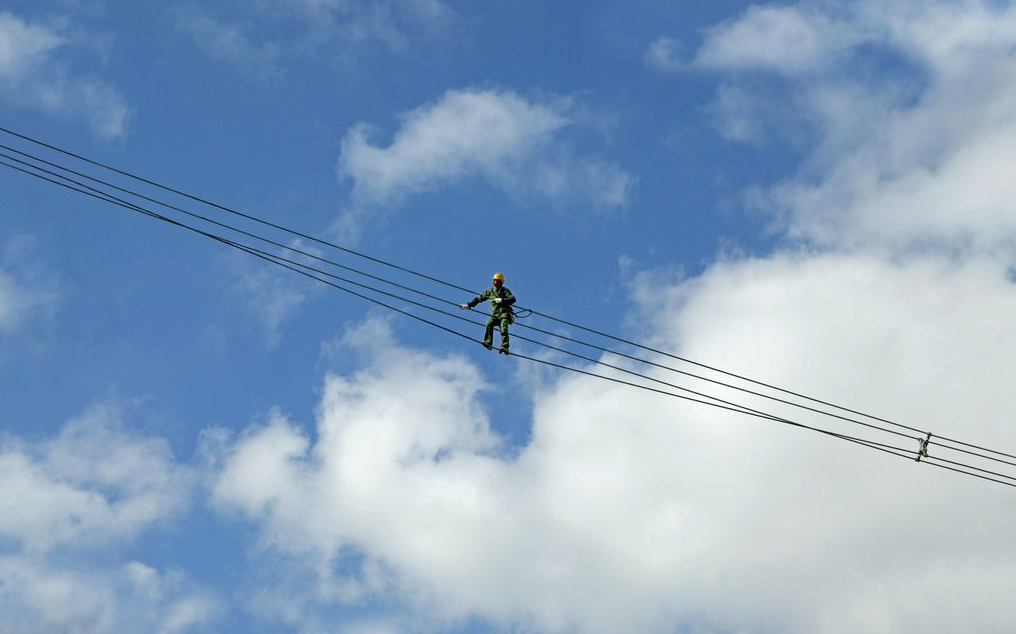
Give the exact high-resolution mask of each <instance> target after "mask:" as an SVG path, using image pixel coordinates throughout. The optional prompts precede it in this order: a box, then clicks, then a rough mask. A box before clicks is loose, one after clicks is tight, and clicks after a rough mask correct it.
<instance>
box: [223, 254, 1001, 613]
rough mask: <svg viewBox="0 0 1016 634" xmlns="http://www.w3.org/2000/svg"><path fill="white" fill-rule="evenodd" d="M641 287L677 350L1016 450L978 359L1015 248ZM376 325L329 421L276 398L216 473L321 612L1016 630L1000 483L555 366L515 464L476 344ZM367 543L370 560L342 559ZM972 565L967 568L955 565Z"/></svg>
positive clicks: (817, 261) (331, 403)
mask: <svg viewBox="0 0 1016 634" xmlns="http://www.w3.org/2000/svg"><path fill="white" fill-rule="evenodd" d="M640 296H641V297H643V298H646V299H651V303H650V304H647V305H646V306H645V309H646V310H647V312H651V313H652V314H655V315H658V316H659V322H658V323H655V324H653V330H654V331H655V332H657V333H660V336H661V338H662V339H663V340H664V341H666V342H668V343H669V342H672V341H675V340H679V341H683V342H688V344H686V345H685V346H683V347H682V349H681V352H682V353H686V354H690V355H692V356H693V357H695V358H702V359H709V360H726V361H729V360H732V359H736V366H737V369H739V370H742V371H744V372H746V373H748V374H752V375H755V376H759V377H763V378H766V379H768V380H772V381H774V382H776V383H780V384H786V385H790V386H794V387H797V388H799V389H802V390H804V391H805V392H808V393H815V394H818V395H821V396H828V395H835V397H836V398H839V399H842V400H845V401H846V402H847V403H850V404H854V405H863V406H864V407H865V408H870V409H872V410H874V411H876V412H879V413H883V414H886V415H889V416H893V417H896V418H902V419H905V421H907V422H911V423H916V424H917V425H919V426H922V427H924V426H927V427H930V428H932V429H933V430H935V431H937V432H939V433H944V434H948V433H951V434H953V435H956V436H960V437H963V438H967V439H970V440H975V441H979V442H987V443H998V445H999V446H1001V447H1010V448H1011V447H1012V446H1013V445H1016V434H1014V433H1013V432H1012V430H1011V428H1010V427H1009V426H1008V425H1007V421H1008V420H1009V419H1010V418H1011V415H1012V412H1011V411H1010V410H1011V408H1008V407H1007V405H1006V403H1005V396H1004V395H1005V394H1007V390H1008V387H1007V386H1008V385H1010V384H1011V382H1012V380H1013V379H1014V378H1016V376H1014V375H1013V372H1011V371H1006V370H1002V371H1000V372H997V373H996V374H994V375H993V376H991V377H990V378H989V379H988V382H987V383H986V382H985V381H984V380H983V379H984V378H985V377H984V375H983V373H979V372H978V368H981V367H992V368H996V369H1002V368H1006V367H1008V366H1009V364H1008V359H1010V358H1011V357H1012V355H1013V353H1016V338H1014V337H1011V336H1009V335H1008V332H1009V330H1010V328H1009V326H1008V324H1007V321H1006V319H1005V318H1004V315H1008V314H1012V311H1013V309H1014V308H1016V289H1014V288H1013V286H1012V285H1011V284H1010V283H1009V282H1008V281H1007V279H1006V277H1005V275H1004V266H1002V265H1000V263H999V262H997V261H994V260H982V261H977V262H971V263H968V264H964V265H958V264H956V263H954V262H950V261H949V260H948V259H939V258H928V259H921V260H914V261H910V262H905V263H900V264H895V265H894V264H886V263H884V262H882V261H880V260H879V259H878V258H869V259H860V260H859V259H858V258H856V257H847V256H828V257H818V258H810V257H807V256H780V257H777V258H774V259H772V260H768V261H767V260H758V261H742V262H729V263H724V264H723V265H721V266H718V267H715V268H714V269H713V270H711V271H710V272H709V273H707V274H706V275H705V276H703V277H701V278H696V279H694V280H691V281H689V282H687V283H685V284H682V285H679V286H676V287H672V288H667V287H664V288H662V289H661V288H660V287H659V286H654V287H653V290H652V292H650V291H649V289H643V290H640ZM964 298H978V303H976V304H975V303H974V302H969V301H964ZM982 298H990V300H989V301H990V303H989V304H987V305H986V304H984V300H983V299H982ZM365 328H367V329H368V330H370V332H371V333H372V335H371V337H362V338H359V337H350V338H349V339H348V341H349V342H350V345H354V343H353V342H356V341H371V342H372V343H371V344H370V349H369V350H367V351H366V353H367V355H368V356H367V358H368V361H367V363H366V365H365V367H363V368H362V369H361V370H360V371H358V372H357V373H356V374H353V375H351V376H348V377H340V376H330V377H329V378H328V379H327V380H326V383H325V387H324V390H323V394H322V402H321V406H320V412H319V416H318V422H317V429H316V431H315V433H314V434H310V433H309V432H308V431H306V430H304V429H301V428H300V427H299V426H298V425H295V424H294V423H293V422H291V421H290V420H288V419H287V418H286V417H284V416H281V415H275V416H274V417H273V418H272V419H271V420H270V421H269V422H268V423H267V424H266V425H263V426H257V427H252V428H250V429H248V430H247V432H246V433H245V434H244V435H242V436H241V437H240V438H239V439H238V440H237V441H236V442H235V443H234V444H232V445H231V446H228V448H227V449H226V451H225V453H224V455H223V458H224V461H223V466H222V469H221V472H220V475H219V477H218V479H217V481H216V484H215V486H214V499H215V500H216V501H217V503H218V504H219V505H220V506H221V507H222V508H224V509H228V508H233V509H236V510H237V511H239V512H241V513H242V514H243V515H245V516H247V517H249V518H251V519H252V520H255V521H256V522H258V523H260V524H261V526H262V529H263V532H262V534H263V539H264V543H265V544H266V545H268V546H269V547H270V548H271V549H273V550H274V551H276V552H278V553H281V554H285V555H288V556H290V557H291V563H292V565H296V566H299V565H305V566H306V567H307V570H308V571H309V572H311V573H313V574H315V575H317V576H318V581H317V582H307V583H308V585H307V586H306V588H305V590H306V596H316V599H311V600H310V601H309V603H310V605H307V606H305V608H304V611H307V612H309V613H313V611H314V609H315V605H314V604H315V603H318V604H319V605H318V606H316V607H317V608H319V609H320V608H321V605H320V604H327V603H328V602H330V601H338V602H340V603H341V602H354V603H355V602H359V601H362V600H364V598H365V597H370V596H373V595H377V594H383V595H384V596H385V597H388V600H391V598H392V597H400V598H401V601H402V602H403V603H404V607H406V608H407V609H409V610H411V611H412V612H414V613H415V614H416V615H417V618H418V623H420V622H422V623H429V624H430V625H431V626H434V625H435V624H436V625H437V627H442V624H444V623H447V622H449V621H453V622H454V621H457V620H461V619H466V618H469V617H471V616H480V617H483V618H486V619H489V620H490V621H492V622H493V623H494V624H495V625H498V626H502V627H504V628H505V629H509V630H510V629H511V628H512V627H521V628H525V629H532V630H533V631H537V632H560V631H570V630H571V628H574V629H575V631H579V632H590V633H596V632H616V631H643V632H669V631H673V629H675V628H678V627H681V626H684V627H694V628H698V629H697V631H730V630H734V631H747V630H751V629H760V630H766V631H769V630H772V631H783V632H811V631H825V632H852V631H858V630H864V631H871V632H891V631H897V630H898V629H899V627H900V626H901V624H903V623H906V624H908V625H910V624H912V623H914V622H917V623H920V624H921V626H922V628H925V629H927V631H931V632H947V631H951V629H950V627H949V625H948V624H949V623H950V622H954V620H955V618H959V616H958V615H962V618H965V619H974V622H970V624H969V626H970V628H971V629H974V630H983V629H985V628H989V629H990V627H991V624H1003V627H1002V629H1006V627H1008V626H1012V625H1014V624H1016V610H1014V609H1013V608H1012V607H1011V605H1010V603H1009V602H1007V601H1005V600H1004V594H1005V592H1006V590H1005V589H1004V588H1005V587H1006V584H1005V583H1004V580H1005V579H1007V578H1011V577H1012V575H1013V574H1016V562H1013V561H1011V560H1005V559H999V558H998V556H997V555H998V553H1000V552H1007V549H1008V541H1009V533H1010V531H1009V526H1011V524H1012V522H1013V521H1014V520H1016V508H1014V507H1012V505H1008V504H1005V503H1002V500H1004V499H1006V498H1005V496H1006V495H1007V494H1006V493H1005V490H1003V489H1001V488H1000V487H997V485H991V484H986V483H982V482H978V481H974V480H972V479H966V478H962V477H960V476H956V475H953V474H950V473H947V472H945V471H936V470H934V469H933V468H931V467H927V466H919V465H916V464H915V463H913V462H912V461H909V460H908V461H904V460H899V459H892V458H888V457H885V456H882V455H880V454H877V453H876V452H872V451H869V450H864V449H859V448H855V447H853V446H850V445H846V444H844V443H840V442H837V441H832V440H828V439H826V438H823V437H820V436H818V435H815V434H811V433H809V432H804V431H799V430H792V429H785V428H781V427H778V426H774V425H771V424H766V423H760V422H759V421H755V420H744V419H740V418H737V417H735V416H733V415H732V414H727V413H717V412H712V411H708V410H705V411H704V410H703V409H702V408H701V407H700V406H695V405H689V404H684V403H681V402H677V401H674V402H668V401H666V400H661V399H662V397H660V396H655V395H649V394H640V393H633V392H632V391H631V390H629V389H627V388H623V387H614V386H610V385H604V384H601V383H598V382H594V381H593V380H591V379H587V378H563V379H562V380H560V381H559V382H557V383H556V384H553V385H545V386H543V389H542V390H541V392H540V396H538V397H536V403H535V414H534V419H533V432H532V439H531V441H530V442H529V443H528V444H527V445H526V446H525V447H523V448H522V451H521V452H520V453H519V454H518V455H517V456H515V455H512V456H508V455H506V454H504V453H502V450H503V449H504V448H503V447H501V445H500V442H499V439H498V438H497V437H496V436H495V435H494V434H493V433H492V432H491V430H490V428H489V425H488V421H487V418H486V416H485V414H484V411H483V406H482V404H481V401H480V400H479V398H480V395H481V394H482V392H483V390H484V388H485V384H484V381H483V379H482V377H481V376H480V375H479V373H478V371H477V370H476V369H475V368H474V367H473V366H472V364H471V363H469V362H468V361H466V360H464V359H462V358H460V357H457V356H448V357H443V356H433V355H430V354H426V353H423V352H420V351H417V350H412V349H407V348H404V347H401V346H399V345H398V344H396V343H395V342H394V341H393V340H392V339H391V337H390V334H388V335H386V334H385V332H384V329H383V328H382V329H380V330H379V329H378V327H377V324H368V325H367V326H365ZM358 345H360V348H361V349H360V353H361V354H363V353H364V352H365V351H364V350H363V349H362V348H363V346H364V345H366V344H363V343H361V344H358ZM930 358H933V359H934V360H935V362H934V363H929V359H930ZM816 368H822V371H817V370H816ZM668 378H670V379H671V380H673V377H668ZM943 386H948V395H947V396H946V395H944V394H943ZM931 395H935V396H931ZM913 444H914V446H915V447H914V448H916V443H913ZM911 449H913V448H911ZM942 508H950V509H953V512H951V513H949V514H942V513H941V512H940V510H941V509H942ZM929 516H934V517H935V521H934V522H926V521H924V519H923V518H927V517H929ZM971 517H976V518H977V521H976V522H975V523H971V522H970V518H971ZM914 526H920V530H919V531H915V530H913V527H914ZM350 552H355V553H358V554H359V555H361V556H362V560H361V563H360V564H359V565H357V566H352V567H350V566H349V565H348V563H347V564H344V565H343V566H339V565H338V564H337V562H338V561H339V560H340V558H341V557H342V556H343V554H344V553H350ZM271 561H272V562H273V563H272V565H273V566H277V565H278V563H277V561H276V560H275V559H272V560H271ZM354 561H356V560H354ZM957 562H965V564H964V565H965V566H967V567H966V570H967V572H966V573H965V574H963V575H961V576H959V577H950V576H948V575H942V574H939V571H941V570H943V569H948V568H949V567H952V566H955V565H957ZM982 562H983V563H982ZM343 571H344V572H343ZM862 578H863V581H862V580H861V579H862ZM994 584H998V585H994ZM287 585H288V582H287ZM350 585H351V586H352V587H354V588H356V591H347V592H345V593H339V592H328V591H326V590H325V588H328V587H343V586H345V587H349V586H350ZM872 588H878V589H880V590H881V592H874V591H872ZM974 588H976V589H977V590H976V591H974V590H973V589H974ZM291 590H292V588H289V589H288V590H285V589H283V590H281V592H283V593H285V592H288V591H291ZM982 591H986V592H987V593H988V594H987V596H985V595H982V594H981V592H982ZM791 595H792V596H795V597H796V599H795V601H793V602H787V601H781V600H779V598H780V597H785V596H791ZM945 595H948V596H950V601H949V602H935V601H930V602H929V601H928V597H935V596H945ZM731 605H734V606H737V608H736V609H731V608H730V606H731ZM843 606H854V607H855V609H853V610H844V608H843ZM862 606H863V607H864V609H861V607H862Z"/></svg>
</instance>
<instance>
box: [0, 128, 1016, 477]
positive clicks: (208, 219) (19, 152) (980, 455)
mask: <svg viewBox="0 0 1016 634" xmlns="http://www.w3.org/2000/svg"><path fill="white" fill-rule="evenodd" d="M0 131H3V132H6V133H8V134H11V135H13V136H16V137H18V138H21V139H24V140H27V141H30V142H32V143H35V144H37V145H40V146H43V147H46V148H49V149H51V150H54V151H57V152H60V153H62V154H65V155H68V156H71V157H74V158H76V159H79V160H82V161H84V162H86V163H89V164H92V165H96V166H99V167H102V168H103V169H107V170H110V171H113V172H115V173H118V174H122V175H124V176H127V177H130V178H132V179H135V180H137V181H140V182H143V183H147V184H150V185H153V186H156V187H159V188H161V189H164V190H166V191H170V192H172V193H176V194H179V195H181V196H185V197H187V198H190V199H192V200H195V201H198V202H202V203H204V204H207V205H210V206H213V207H216V208H218V209H221V210H224V211H228V212H229V213H233V214H236V215H238V216H242V217H244V218H247V219H250V220H253V221H255V222H258V223H261V224H263V225H267V226H270V227H273V228H276V229H279V230H282V231H285V232H287V233H290V234H293V235H297V236H299V237H303V238H306V239H309V240H312V241H314V242H317V243H320V244H324V245H326V246H330V247H333V248H336V249H339V250H342V251H345V252H348V253H351V254H353V255H356V256H358V257H363V258H366V259H368V260H371V261H374V262H377V263H380V264H383V265H385V266H390V267H392V268H395V269H398V270H400V271H404V272H407V273H411V274H413V275H416V276H418V277H421V278H424V279H428V280H431V281H435V282H438V283H441V284H444V285H446V286H451V287H453V288H456V289H459V290H464V291H467V292H470V293H472V292H474V291H471V290H469V289H466V288H464V287H462V286H458V285H454V284H450V283H448V282H445V281H443V280H440V279H438V278H435V277H432V276H428V275H424V274H421V273H418V272H416V271H413V270H411V269H408V268H405V267H401V266H398V265H394V264H392V263H390V262H386V261H384V260H381V259H379V258H374V257H372V256H368V255H366V254H362V253H360V252H357V251H353V250H351V249H347V248H345V247H342V246H340V245H335V244H333V243H330V242H327V241H323V240H321V239H319V238H315V237H313V236H310V235H307V234H304V233H300V232H295V231H293V230H290V229H288V228H286V227H283V226H281V225H277V224H274V223H270V222H267V221H263V220H261V219H258V218H256V217H254V216H251V215H249V214H244V213H242V212H237V211H235V210H232V209H229V208H227V207H223V206H221V205H218V204H216V203H211V202H209V201H207V200H204V199H202V198H199V197H195V196H192V195H190V194H187V193H185V192H181V191H180V190H177V189H173V188H169V187H166V186H164V185H161V184H159V183H157V182H155V181H151V180H149V179H145V178H142V177H139V176H136V175H134V174H131V173H129V172H126V171H123V170H119V169H117V168H113V167H111V166H108V165H105V164H103V163H100V162H97V161H94V160H92V159H88V158H86V157H83V156H80V155H78V154H74V153H72V152H68V151H66V150H63V149H61V148H58V147H56V146H53V145H50V144H46V143H44V142H41V141H37V140H35V139H32V138H31V137H28V136H26V135H22V134H19V133H17V132H13V131H11V130H8V129H6V128H2V127H0ZM2 147H4V148H6V149H8V150H10V151H13V152H16V153H18V154H21V155H23V156H29V157H31V158H33V159H34V160H38V161H40V162H43V163H45V164H49V165H51V166H55V167H57V168H59V169H62V170H65V171H68V172H69V173H74V174H78V175H80V176H83V177H84V178H87V179H89V180H92V181H94V182H98V183H102V184H104V185H106V186H109V187H112V188H114V189H117V190H119V191H121V192H124V193H128V194H130V195H134V196H137V197H139V198H142V199H144V200H148V201H151V202H155V203H157V204H160V205H162V206H165V207H168V208H171V209H174V210H176V211H179V212H181V213H185V214H187V215H190V216H191V217H195V218H199V219H201V220H203V221H205V222H209V223H212V224H215V225H217V226H220V227H223V228H228V229H230V230H233V231H237V232H239V233H241V234H242V235H246V236H248V237H252V238H255V239H258V240H261V241H265V242H267V243H269V244H273V245H275V246H278V247H280V248H284V249H287V250H290V251H293V252H297V253H300V254H302V255H304V256H306V257H310V258H313V259H317V260H319V261H322V262H326V263H328V264H329V265H332V266H336V267H340V268H343V269H345V270H350V271H353V272H356V273H357V274H360V275H365V276H367V277H369V278H371V279H375V280H379V281H383V282H384V283H387V284H392V285H394V286H396V287H398V288H402V289H404V290H408V291H411V292H414V293H418V294H421V295H423V296H426V297H429V298H431V299H434V300H437V301H440V302H442V303H445V304H452V303H453V302H450V301H448V300H445V299H443V298H439V297H437V296H434V295H432V294H429V293H424V292H421V291H418V290H417V289H413V288H411V287H408V286H405V285H401V284H398V283H396V282H392V281H390V280H387V279H384V278H381V277H379V276H374V275H371V274H369V273H365V272H363V271H359V270H357V269H354V268H351V267H347V266H345V265H342V264H339V263H336V262H333V261H331V260H327V259H324V258H321V257H319V256H316V255H314V254H310V253H307V252H304V251H301V250H298V249H295V248H294V247H292V246H291V245H284V244H282V243H279V242H277V241H272V240H269V239H266V238H264V237H262V236H258V235H256V234H253V233H251V232H246V231H244V230H242V229H239V228H236V227H232V226H230V225H226V224H224V223H220V222H218V221H215V220H212V219H210V218H207V217H205V216H201V215H198V214H193V213H191V212H188V211H186V210H183V209H181V208H179V207H176V206H173V205H168V204H167V203H164V202H162V201H158V200H156V199H153V198H150V197H146V196H144V195H143V194H139V193H137V192H133V191H131V190H127V189H125V188H121V187H119V186H117V185H113V184H110V183H107V182H105V181H101V180H98V179H95V178H93V177H91V176H88V175H85V174H82V173H80V172H76V171H74V170H70V169H69V168H66V167H64V166H60V165H57V164H54V163H52V162H49V161H45V160H44V159H41V158H39V157H34V156H32V155H28V154H26V153H24V152H21V151H20V150H17V149H14V148H10V147H9V146H2ZM8 158H13V157H8ZM14 160H17V159H14ZM19 162H20V161H19ZM533 312H534V314H540V315H542V316H544V317H546V318H548V319H552V320H555V321H558V322H560V323H564V324H567V325H570V326H573V327H576V328H580V329H582V330H585V331H589V332H593V333H595V334H598V335H600V336H604V337H608V338H612V339H615V340H618V341H620V342H623V343H626V344H629V345H633V346H635V347H639V348H643V349H646V350H649V351H651V352H654V353H657V354H662V355H665V356H670V357H673V358H676V359H679V360H682V361H686V362H689V363H694V364H695V365H698V366H701V367H703V368H708V369H710V370H714V371H717V372H720V373H723V374H725V375H728V376H732V377H736V378H739V379H743V380H746V381H749V382H751V383H754V384H757V385H761V386H765V387H769V388H770V389H776V390H778V391H781V392H783V393H787V394H791V395H795V396H799V397H800V398H804V399H806V400H809V401H811V402H816V403H820V404H825V405H827V406H829V407H833V408H835V409H839V410H841V411H847V412H852V413H855V414H856V415H859V416H863V417H866V418H869V419H873V420H878V421H882V422H885V423H887V424H890V425H893V426H896V427H900V428H905V429H908V430H911V431H916V432H920V433H925V432H923V431H922V430H919V429H917V428H913V427H909V426H905V425H900V424H899V423H895V422H893V421H890V420H887V419H884V418H880V417H874V416H871V415H868V414H864V413H862V412H858V411H856V410H852V409H849V408H845V407H842V406H838V405H835V404H832V403H827V402H825V401H821V400H818V399H813V398H811V397H808V396H805V395H800V394H798V393H796V392H792V391H788V390H784V389H783V388H778V387H775V386H771V385H769V384H767V383H763V382H759V381H755V380H753V379H750V378H747V377H742V376H740V375H736V374H733V373H730V372H726V371H724V370H720V369H718V368H715V367H713V366H709V365H706V364H701V363H697V362H694V361H690V360H688V359H684V358H682V357H677V356H675V355H670V354H668V353H665V352H662V351H659V350H655V349H653V348H649V347H646V346H642V345H641V344H637V343H634V342H630V341H627V340H623V339H620V338H617V337H614V336H613V335H609V334H606V333H602V332H599V331H595V330H591V329H589V328H586V327H585V326H581V325H579V324H575V323H572V322H567V321H564V320H561V319H558V318H556V317H553V316H551V315H546V314H544V313H538V312H536V311H533ZM520 325H522V326H524V327H527V328H530V329H533V330H535V331H538V332H542V333H544V334H548V335H550V336H554V337H559V338H562V339H565V340H568V341H571V342H574V343H578V344H580V345H583V346H588V347H591V348H594V349H597V350H601V351H603V352H606V353H610V354H615V355H618V356H621V357H624V358H629V359H632V360H635V361H638V362H641V363H647V364H649V365H652V366H656V367H660V368H663V369H667V370H670V371H673V372H678V373H681V374H684V375H686V376H690V377H693V378H696V379H700V380H704V381H708V382H711V383H714V384H717V385H722V386H725V387H729V388H732V389H735V390H739V391H742V392H746V393H749V394H753V395H756V396H760V397H763V398H767V399H770V400H773V401H777V402H781V403H784V404H787V405H791V406H794V407H799V408H802V409H805V410H808V411H812V412H816V413H819V414H823V415H826V416H831V417H834V418H839V419H840V420H843V421H847V422H851V423H856V424H861V425H867V426H871V425H868V424H866V423H863V422H860V421H857V420H855V419H850V418H847V417H843V416H840V415H837V414H833V413H831V412H827V411H823V410H818V409H815V408H810V407H808V406H804V405H802V404H799V403H793V402H790V401H786V400H784V399H779V398H776V397H773V396H771V395H766V394H763V393H759V392H756V391H752V390H748V389H745V388H743V387H740V386H734V385H731V384H728V383H724V382H721V381H717V380H715V379H709V378H708V377H702V376H699V375H695V374H693V373H688V372H685V371H682V370H678V369H676V368H672V367H669V366H664V365H661V364H657V363H654V362H651V361H647V360H645V359H641V358H638V357H634V356H631V355H626V354H624V353H620V352H617V351H615V350H612V349H608V348H604V347H602V346H596V345H594V344H589V343H587V342H584V341H581V340H577V339H573V338H570V337H567V336H562V335H560V334H559V333H553V332H549V331H546V330H542V329H539V328H534V327H531V326H528V325H525V324H520ZM517 336H518V337H520V338H522V337H521V336H520V335H517ZM527 340H530V341H535V340H531V339H527ZM536 343H540V344H541V345H546V344H543V343H542V342H536ZM549 347H551V348H553V347H552V346H549ZM554 349H557V350H560V349H558V348H554ZM565 352H566V353H568V354H573V353H570V352H569V351H565ZM575 356H578V357H579V358H582V359H584V360H587V361H593V362H594V363H600V362H597V361H596V360H590V359H589V358H588V357H584V356H581V355H575ZM601 364H602V363H601ZM603 365H607V366H608V367H613V368H616V369H620V370H621V371H625V372H629V371H628V370H626V369H623V368H617V366H612V365H610V364H603ZM635 374H637V373H635ZM650 380H655V379H651V378H650ZM663 383H664V384H667V385H672V384H669V383H666V382H663ZM681 389H685V388H681ZM691 392H692V393H697V392H695V391H691ZM708 398H712V399H715V398H716V397H713V396H708ZM874 428H876V429H880V430H882V431H885V430H884V429H883V428H880V427H878V426H874ZM900 435H903V434H900ZM942 440H944V441H947V442H954V443H957V444H960V445H963V446H967V447H972V448H977V449H980V450H982V451H986V452H990V453H993V454H996V455H1004V456H1010V455H1011V454H1006V453H1005V452H1000V451H997V450H994V449H990V448H986V447H980V446H978V445H973V444H970V443H965V442H962V441H958V440H954V439H950V438H946V437H943V436H936V441H934V442H932V443H931V444H932V445H934V446H938V447H941V448H944V449H948V450H953V451H961V452H964V453H967V454H968V455H971V456H975V457H979V458H982V459H986V460H994V461H998V462H1003V463H1004V464H1007V465H1012V464H1013V463H1009V462H1006V461H1000V460H998V459H996V458H993V457H990V456H984V455H983V454H978V453H975V452H970V451H964V450H962V449H959V448H956V447H951V446H948V445H945V444H943V443H941V442H939V441H942Z"/></svg>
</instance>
